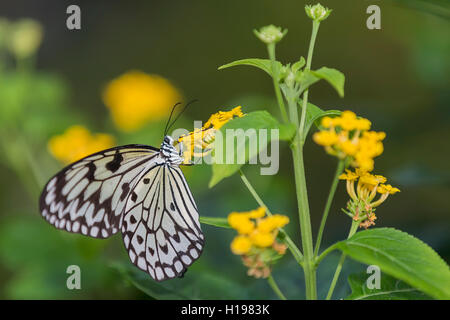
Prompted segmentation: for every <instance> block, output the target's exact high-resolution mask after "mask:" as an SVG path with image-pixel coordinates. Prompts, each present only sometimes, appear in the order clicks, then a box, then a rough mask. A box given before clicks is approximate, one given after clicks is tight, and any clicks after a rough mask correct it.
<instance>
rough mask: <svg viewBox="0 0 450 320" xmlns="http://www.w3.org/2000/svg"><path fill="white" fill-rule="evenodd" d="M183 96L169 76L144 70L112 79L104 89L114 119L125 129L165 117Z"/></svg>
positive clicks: (104, 97)
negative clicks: (164, 76) (152, 73)
mask: <svg viewBox="0 0 450 320" xmlns="http://www.w3.org/2000/svg"><path fill="white" fill-rule="evenodd" d="M180 100H181V97H180V93H179V92H178V90H177V89H176V88H175V87H174V86H173V85H172V84H171V83H170V82H169V81H168V80H167V79H164V78H163V77H161V76H159V75H149V74H146V73H143V72H141V71H129V72H127V73H125V74H123V75H121V76H120V77H118V78H116V79H114V80H112V81H110V82H109V83H108V84H107V86H106V88H105V90H104V92H103V102H104V103H105V105H106V106H107V107H108V108H109V109H110V111H111V115H112V118H113V121H114V123H115V124H116V126H117V127H118V128H119V129H120V130H123V131H126V132H130V131H135V130H138V129H140V128H142V127H143V126H144V125H145V124H146V123H148V122H150V121H157V120H160V119H163V118H165V117H166V116H167V115H168V113H169V112H170V110H171V108H172V107H173V106H174V105H175V103H177V102H178V101H180Z"/></svg>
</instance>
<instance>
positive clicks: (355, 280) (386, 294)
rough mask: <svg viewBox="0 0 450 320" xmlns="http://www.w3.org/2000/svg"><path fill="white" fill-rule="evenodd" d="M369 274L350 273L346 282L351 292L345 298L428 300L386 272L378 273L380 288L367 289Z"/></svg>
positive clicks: (419, 292)
mask: <svg viewBox="0 0 450 320" xmlns="http://www.w3.org/2000/svg"><path fill="white" fill-rule="evenodd" d="M369 277H370V274H367V273H365V272H362V273H359V274H352V275H350V277H349V278H348V283H349V285H350V288H351V289H352V293H351V294H350V295H349V296H348V297H347V298H345V299H346V300H429V299H431V298H430V297H429V296H427V295H426V294H424V293H423V292H421V291H419V290H417V289H415V288H412V287H411V286H409V285H408V284H406V283H404V282H403V281H400V280H398V279H395V278H393V277H391V276H389V275H387V274H381V275H380V288H379V289H376V288H374V289H369V288H368V286H367V279H368V278H369Z"/></svg>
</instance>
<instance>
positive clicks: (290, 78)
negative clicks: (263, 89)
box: [284, 70, 295, 88]
mask: <svg viewBox="0 0 450 320" xmlns="http://www.w3.org/2000/svg"><path fill="white" fill-rule="evenodd" d="M284 83H286V85H287V86H288V88H293V87H294V85H295V73H293V72H292V70H289V71H288V72H287V75H286V78H285V79H284Z"/></svg>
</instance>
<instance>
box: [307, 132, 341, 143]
mask: <svg viewBox="0 0 450 320" xmlns="http://www.w3.org/2000/svg"><path fill="white" fill-rule="evenodd" d="M313 140H314V142H315V143H317V144H319V145H321V146H331V145H333V144H335V143H337V142H338V141H339V139H338V136H337V134H336V133H335V132H334V131H319V132H316V133H314V135H313Z"/></svg>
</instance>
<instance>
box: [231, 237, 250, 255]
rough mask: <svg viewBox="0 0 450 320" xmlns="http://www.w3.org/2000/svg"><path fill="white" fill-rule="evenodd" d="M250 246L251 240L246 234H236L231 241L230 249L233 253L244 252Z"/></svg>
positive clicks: (246, 251) (248, 249) (239, 253)
mask: <svg viewBox="0 0 450 320" xmlns="http://www.w3.org/2000/svg"><path fill="white" fill-rule="evenodd" d="M251 248H252V242H251V241H250V239H249V238H248V237H247V236H242V235H241V236H236V237H235V238H234V239H233V241H232V242H231V251H232V252H233V253H234V254H238V255H242V254H246V253H248V252H249V251H250V249H251Z"/></svg>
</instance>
